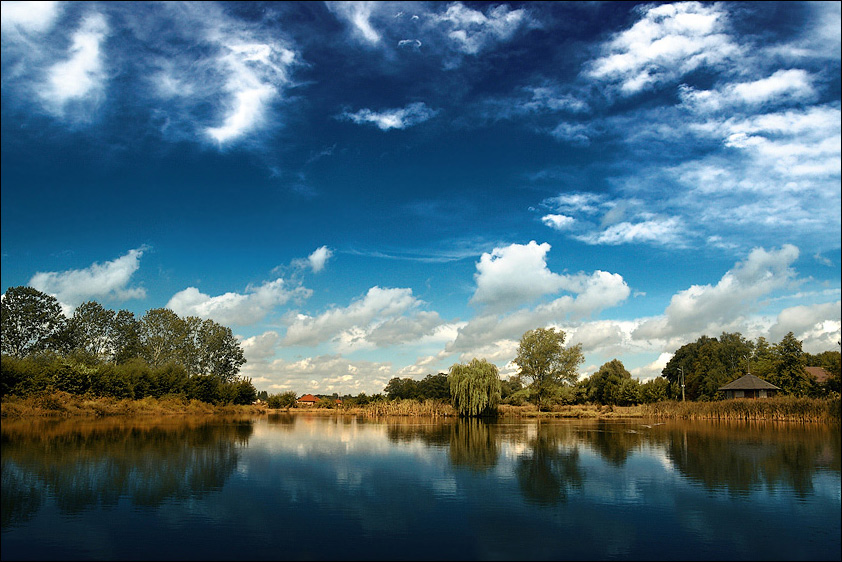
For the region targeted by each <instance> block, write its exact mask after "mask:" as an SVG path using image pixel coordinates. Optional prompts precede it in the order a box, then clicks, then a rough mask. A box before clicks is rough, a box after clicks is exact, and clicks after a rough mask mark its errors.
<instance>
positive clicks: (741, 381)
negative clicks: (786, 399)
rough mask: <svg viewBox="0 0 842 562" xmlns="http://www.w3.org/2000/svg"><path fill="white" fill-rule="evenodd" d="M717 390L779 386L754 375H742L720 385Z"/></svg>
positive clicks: (776, 388)
mask: <svg viewBox="0 0 842 562" xmlns="http://www.w3.org/2000/svg"><path fill="white" fill-rule="evenodd" d="M719 390H780V388H778V387H777V386H775V385H774V384H772V383H769V382H766V381H764V380H763V379H759V378H757V377H755V376H754V375H743V376H742V377H740V378H738V379H737V380H735V381H731V382H729V383H728V384H726V385H724V386H720V387H719Z"/></svg>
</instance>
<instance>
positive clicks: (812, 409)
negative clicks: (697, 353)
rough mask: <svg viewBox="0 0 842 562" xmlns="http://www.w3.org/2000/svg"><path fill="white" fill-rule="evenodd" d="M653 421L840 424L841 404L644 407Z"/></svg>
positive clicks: (782, 399) (770, 401)
mask: <svg viewBox="0 0 842 562" xmlns="http://www.w3.org/2000/svg"><path fill="white" fill-rule="evenodd" d="M642 408H643V411H644V414H645V415H646V416H648V417H654V418H671V419H685V420H763V421H793V422H825V423H839V421H840V401H839V398H834V399H818V398H796V397H794V396H779V397H774V398H765V399H758V400H748V399H744V398H742V399H740V398H738V399H734V400H719V401H715V402H672V401H670V402H656V403H654V404H646V405H644V406H642Z"/></svg>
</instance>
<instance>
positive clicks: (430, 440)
mask: <svg viewBox="0 0 842 562" xmlns="http://www.w3.org/2000/svg"><path fill="white" fill-rule="evenodd" d="M453 425H454V422H453V421H450V420H448V421H439V420H434V421H432V422H429V423H427V422H420V423H407V422H406V420H405V419H401V420H400V421H387V425H386V435H387V437H388V439H389V441H391V442H392V443H412V442H413V441H415V440H420V441H421V442H423V443H424V444H426V445H433V446H438V447H441V446H445V445H448V444H449V443H450V433H451V427H452V426H453Z"/></svg>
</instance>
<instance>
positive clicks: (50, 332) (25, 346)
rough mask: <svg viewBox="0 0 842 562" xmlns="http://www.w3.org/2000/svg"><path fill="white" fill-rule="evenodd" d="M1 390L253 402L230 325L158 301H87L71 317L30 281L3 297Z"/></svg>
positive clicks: (8, 392)
mask: <svg viewBox="0 0 842 562" xmlns="http://www.w3.org/2000/svg"><path fill="white" fill-rule="evenodd" d="M0 309H2V310H1V314H0V316H2V318H1V319H0V322H1V323H2V331H1V332H0V348H2V370H0V396H4V397H5V396H7V395H17V396H22V397H25V396H28V395H31V394H34V393H38V392H43V391H45V390H50V389H54V390H63V391H66V392H71V393H74V394H86V393H87V394H91V395H95V396H112V397H116V398H131V399H141V398H145V397H147V396H153V397H156V398H159V397H163V396H181V397H184V398H187V399H198V400H202V401H205V402H210V403H215V404H224V403H233V404H251V403H252V402H254V400H255V399H256V398H257V390H256V389H255V388H254V386H253V385H252V383H251V380H250V379H246V378H242V377H240V376H238V374H239V371H240V367H242V366H243V365H244V364H245V362H246V359H245V356H244V355H243V349H242V347H241V346H240V344H239V341H238V340H237V338H236V337H235V336H234V334H233V332H232V331H231V329H230V328H228V327H226V326H222V325H220V324H217V323H216V322H214V321H213V320H202V319H201V318H198V317H195V316H187V317H184V318H182V317H180V316H179V315H177V314H176V313H175V312H173V311H172V310H170V309H167V308H156V309H152V310H149V311H147V312H146V314H144V315H143V316H142V317H141V318H139V319H138V318H136V317H135V315H134V313H132V312H130V311H128V310H119V311H114V310H110V309H107V308H105V307H103V306H102V305H101V304H100V303H98V302H96V301H94V300H90V301H87V302H85V303H83V304H81V305H80V306H78V307H77V308H76V309H74V311H73V313H72V314H71V315H70V317H69V318H68V317H67V316H65V315H64V313H63V312H62V308H61V304H60V303H59V302H58V300H57V299H56V298H55V297H54V296H52V295H48V294H46V293H43V292H41V291H38V290H37V289H34V288H32V287H10V288H9V289H7V290H6V292H5V293H4V294H3V295H2V299H0Z"/></svg>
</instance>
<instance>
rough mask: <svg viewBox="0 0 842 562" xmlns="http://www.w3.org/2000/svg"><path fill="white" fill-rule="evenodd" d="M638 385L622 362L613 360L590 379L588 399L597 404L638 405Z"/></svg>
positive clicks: (588, 382)
mask: <svg viewBox="0 0 842 562" xmlns="http://www.w3.org/2000/svg"><path fill="white" fill-rule="evenodd" d="M637 384H638V383H637V381H636V380H633V379H632V376H631V373H629V372H628V371H627V370H626V368H625V366H623V363H622V361H620V360H619V359H613V360H612V361H609V362H608V363H605V364H604V365H603V366H602V367H600V368H599V371H597V372H596V373H594V374H593V375H591V376H590V378H588V381H587V389H588V399H589V400H590V401H591V402H595V403H597V404H609V405H616V406H629V405H632V404H638V403H639V402H640V400H639V396H638V394H639V393H638V389H637V388H636V386H637Z"/></svg>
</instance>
